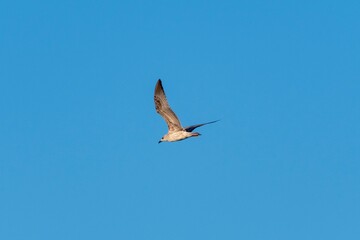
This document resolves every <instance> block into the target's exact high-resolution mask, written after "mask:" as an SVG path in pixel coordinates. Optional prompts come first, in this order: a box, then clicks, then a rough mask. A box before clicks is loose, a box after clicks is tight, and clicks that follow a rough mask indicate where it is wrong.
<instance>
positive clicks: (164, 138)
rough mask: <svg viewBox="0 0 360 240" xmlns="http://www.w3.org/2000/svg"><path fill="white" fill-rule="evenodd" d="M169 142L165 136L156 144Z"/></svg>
mask: <svg viewBox="0 0 360 240" xmlns="http://www.w3.org/2000/svg"><path fill="white" fill-rule="evenodd" d="M168 141H169V140H168V139H167V136H166V135H164V136H163V137H162V138H161V139H160V141H159V142H158V143H161V142H168Z"/></svg>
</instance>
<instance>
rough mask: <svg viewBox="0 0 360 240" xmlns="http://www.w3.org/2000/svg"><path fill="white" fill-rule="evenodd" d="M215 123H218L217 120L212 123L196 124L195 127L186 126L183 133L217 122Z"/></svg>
mask: <svg viewBox="0 0 360 240" xmlns="http://www.w3.org/2000/svg"><path fill="white" fill-rule="evenodd" d="M217 121H219V120H216V121H212V122H207V123H201V124H196V125H192V126H188V127H186V128H184V129H185V131H187V132H192V131H193V130H194V129H195V128H198V127H201V126H204V125H206V124H210V123H214V122H217Z"/></svg>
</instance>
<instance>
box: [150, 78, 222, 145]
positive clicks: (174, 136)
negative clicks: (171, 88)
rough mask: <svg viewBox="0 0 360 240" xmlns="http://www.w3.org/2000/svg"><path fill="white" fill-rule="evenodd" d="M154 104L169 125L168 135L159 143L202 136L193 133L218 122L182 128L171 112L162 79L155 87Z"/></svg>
mask: <svg viewBox="0 0 360 240" xmlns="http://www.w3.org/2000/svg"><path fill="white" fill-rule="evenodd" d="M154 102H155V109H156V112H157V113H159V114H160V115H161V116H162V117H163V118H164V120H165V122H166V124H167V125H168V133H167V134H165V135H164V136H163V137H162V138H161V140H160V141H159V143H160V142H176V141H181V140H184V139H186V138H189V137H197V136H200V133H197V132H192V131H193V130H194V129H195V128H198V127H201V126H203V125H206V124H210V123H214V122H216V121H212V122H208V123H202V124H196V125H192V126H189V127H185V128H183V127H182V126H181V123H180V121H179V118H178V117H177V116H176V114H175V113H174V112H173V111H172V110H171V108H170V106H169V103H168V101H167V99H166V96H165V92H164V88H163V86H162V83H161V80H160V79H159V80H158V82H157V83H156V86H155V93H154Z"/></svg>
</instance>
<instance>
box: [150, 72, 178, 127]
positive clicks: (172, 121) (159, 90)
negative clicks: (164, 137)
mask: <svg viewBox="0 0 360 240" xmlns="http://www.w3.org/2000/svg"><path fill="white" fill-rule="evenodd" d="M154 102H155V108H156V112H157V113H159V114H160V115H161V116H162V117H163V118H164V120H165V122H166V124H167V125H168V129H169V132H171V131H178V130H181V129H182V127H181V124H180V121H179V119H178V117H177V116H176V114H175V113H174V112H173V111H172V110H171V108H170V106H169V103H168V101H167V100H166V96H165V92H164V88H163V86H162V83H161V80H160V79H159V80H158V82H157V83H156V86H155V94H154Z"/></svg>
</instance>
